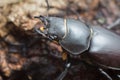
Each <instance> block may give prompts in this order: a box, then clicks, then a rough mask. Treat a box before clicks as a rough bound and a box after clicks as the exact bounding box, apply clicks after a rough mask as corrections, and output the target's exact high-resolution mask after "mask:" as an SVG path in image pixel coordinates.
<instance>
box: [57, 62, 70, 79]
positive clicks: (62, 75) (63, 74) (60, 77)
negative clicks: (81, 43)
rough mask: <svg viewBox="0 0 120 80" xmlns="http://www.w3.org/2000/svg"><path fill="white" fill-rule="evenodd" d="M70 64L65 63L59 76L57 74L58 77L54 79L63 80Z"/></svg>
mask: <svg viewBox="0 0 120 80" xmlns="http://www.w3.org/2000/svg"><path fill="white" fill-rule="evenodd" d="M70 66H71V63H67V64H66V66H65V70H64V71H63V72H62V73H61V74H60V76H58V78H57V79H56V80H63V78H64V77H65V76H66V74H67V72H68V69H69V68H70Z"/></svg>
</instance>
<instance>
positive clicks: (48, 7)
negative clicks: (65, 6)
mask: <svg viewBox="0 0 120 80" xmlns="http://www.w3.org/2000/svg"><path fill="white" fill-rule="evenodd" d="M45 2H46V4H47V17H49V9H50V6H49V2H48V0H45Z"/></svg>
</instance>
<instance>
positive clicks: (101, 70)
mask: <svg viewBox="0 0 120 80" xmlns="http://www.w3.org/2000/svg"><path fill="white" fill-rule="evenodd" d="M99 71H100V72H101V73H102V74H103V75H105V76H106V77H107V78H108V80H113V79H112V78H111V77H110V76H109V75H108V74H107V73H106V72H105V71H104V70H103V69H101V68H99Z"/></svg>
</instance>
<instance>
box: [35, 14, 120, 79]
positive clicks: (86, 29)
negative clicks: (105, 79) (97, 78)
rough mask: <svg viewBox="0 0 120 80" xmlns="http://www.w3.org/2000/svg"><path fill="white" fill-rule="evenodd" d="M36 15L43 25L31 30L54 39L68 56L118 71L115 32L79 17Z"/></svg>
mask: <svg viewBox="0 0 120 80" xmlns="http://www.w3.org/2000/svg"><path fill="white" fill-rule="evenodd" d="M36 18H39V19H40V21H41V22H42V23H43V27H39V28H35V31H36V32H37V33H39V34H41V35H43V36H44V37H46V38H48V39H50V40H53V41H54V40H55V41H57V42H58V43H59V44H60V45H61V46H62V48H63V49H65V50H66V51H67V52H69V55H72V56H79V55H83V56H84V55H85V57H87V58H89V60H91V62H92V64H93V65H97V66H99V67H101V68H106V69H112V70H117V71H120V36H119V35H117V34H115V33H113V32H112V31H110V30H108V29H105V28H102V27H99V26H90V25H87V24H85V23H83V22H82V21H80V20H75V19H63V18H58V17H45V16H38V17H36ZM83 60H85V59H84V57H83ZM109 80H112V79H111V78H109Z"/></svg>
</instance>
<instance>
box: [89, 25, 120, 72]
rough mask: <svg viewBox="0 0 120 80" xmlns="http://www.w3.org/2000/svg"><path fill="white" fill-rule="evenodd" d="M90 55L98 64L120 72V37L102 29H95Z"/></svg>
mask: <svg viewBox="0 0 120 80" xmlns="http://www.w3.org/2000/svg"><path fill="white" fill-rule="evenodd" d="M93 30H94V34H93V37H92V40H91V46H90V50H89V52H90V55H91V57H92V59H93V61H95V62H96V63H97V64H100V65H103V66H107V67H108V68H112V69H118V70H120V36H119V35H117V34H115V33H113V32H110V31H109V30H106V29H104V28H101V27H93Z"/></svg>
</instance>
